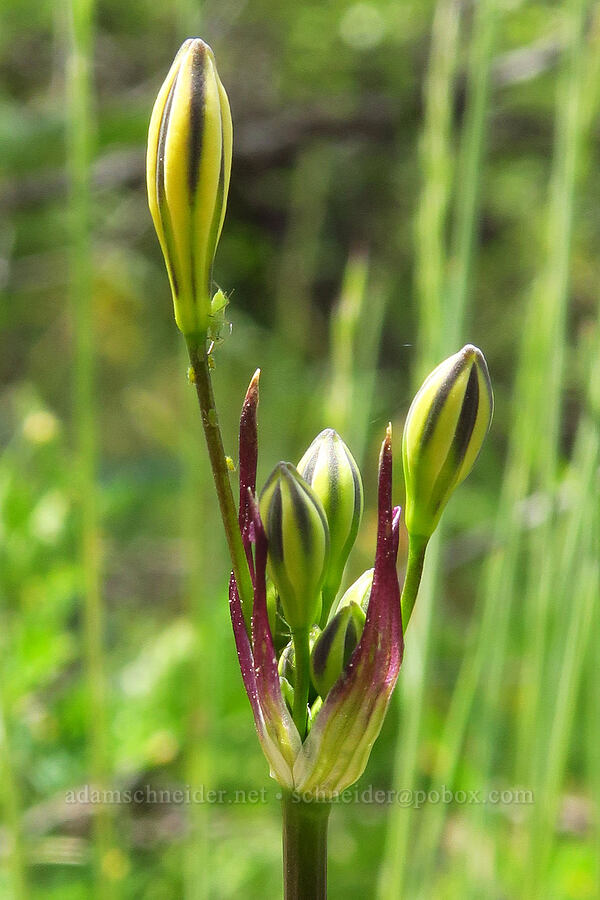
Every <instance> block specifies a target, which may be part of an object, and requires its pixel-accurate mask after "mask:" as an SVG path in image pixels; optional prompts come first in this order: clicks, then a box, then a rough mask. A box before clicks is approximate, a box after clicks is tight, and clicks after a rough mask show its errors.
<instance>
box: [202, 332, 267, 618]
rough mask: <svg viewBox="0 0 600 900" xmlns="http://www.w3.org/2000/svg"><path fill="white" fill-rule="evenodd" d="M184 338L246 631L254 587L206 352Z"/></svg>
mask: <svg viewBox="0 0 600 900" xmlns="http://www.w3.org/2000/svg"><path fill="white" fill-rule="evenodd" d="M187 342H188V352H189V355H190V362H191V364H192V369H193V372H194V383H195V385H196V393H197V394H198V402H199V404H200V411H201V413H202V427H203V428H204V437H205V438H206V446H207V447H208V455H209V458H210V465H211V468H212V472H213V477H214V480H215V488H216V490H217V497H218V499H219V507H220V510H221V518H222V520H223V526H224V528H225V537H226V538H227V544H228V546H229V554H230V556H231V564H232V566H233V572H234V575H235V580H236V582H237V588H238V593H239V596H240V601H241V604H242V611H243V613H244V621H245V622H246V628H247V629H248V632H250V627H251V620H252V603H253V597H254V591H253V589H252V580H251V578H250V570H249V569H248V561H247V559H246V552H245V550H244V546H243V544H242V536H241V534H240V526H239V523H238V514H237V511H236V508H235V503H234V500H233V493H232V491H231V484H230V481H229V469H228V468H227V460H226V458H225V451H224V449H223V438H222V437H221V428H220V426H219V419H218V417H217V409H216V406H215V397H214V394H213V389H212V381H211V378H210V371H209V368H208V354H207V352H206V350H205V349H204V341H203V340H201V339H190V337H189V336H188V337H187Z"/></svg>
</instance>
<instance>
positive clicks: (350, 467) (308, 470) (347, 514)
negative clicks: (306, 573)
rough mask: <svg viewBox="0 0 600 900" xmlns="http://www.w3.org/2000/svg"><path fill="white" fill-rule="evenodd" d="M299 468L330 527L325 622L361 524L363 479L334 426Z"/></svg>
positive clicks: (309, 450) (310, 449) (322, 436)
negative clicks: (318, 500) (317, 498)
mask: <svg viewBox="0 0 600 900" xmlns="http://www.w3.org/2000/svg"><path fill="white" fill-rule="evenodd" d="M298 471H299V472H300V474H301V475H302V477H303V478H304V479H305V480H306V481H307V482H308V483H309V484H310V485H311V487H312V488H313V489H314V491H315V493H316V494H317V495H318V497H319V499H320V500H321V502H322V504H323V508H324V510H325V515H326V516H327V524H328V526H329V536H330V554H329V565H328V568H327V573H326V576H325V583H324V585H323V611H322V622H323V623H324V622H325V621H326V620H327V615H328V613H329V610H330V608H331V604H332V602H333V600H334V599H335V596H336V594H337V592H338V590H339V586H340V583H341V580H342V576H343V574H344V568H345V566H346V562H347V560H348V556H349V554H350V550H351V549H352V546H353V544H354V541H355V540H356V535H357V532H358V528H359V525H360V520H361V516H362V510H363V488H362V480H361V477H360V472H359V470H358V466H357V465H356V462H355V460H354V457H353V456H352V454H351V453H350V451H349V449H348V447H347V446H346V444H345V443H344V442H343V440H342V439H341V437H340V436H339V434H338V433H337V432H336V431H334V430H333V428H327V429H326V430H325V431H322V432H321V434H319V435H317V437H316V438H315V439H314V441H313V442H312V444H311V445H310V447H309V448H308V450H307V451H306V453H305V454H304V456H303V457H302V459H301V460H300V462H299V464H298Z"/></svg>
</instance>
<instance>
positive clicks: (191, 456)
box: [179, 346, 220, 900]
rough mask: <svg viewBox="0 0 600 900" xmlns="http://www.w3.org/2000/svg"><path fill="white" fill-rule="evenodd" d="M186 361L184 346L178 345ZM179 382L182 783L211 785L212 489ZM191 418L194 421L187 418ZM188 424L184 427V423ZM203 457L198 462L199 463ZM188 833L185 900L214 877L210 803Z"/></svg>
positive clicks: (195, 812) (203, 893) (200, 898)
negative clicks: (184, 638) (190, 629)
mask: <svg viewBox="0 0 600 900" xmlns="http://www.w3.org/2000/svg"><path fill="white" fill-rule="evenodd" d="M181 358H182V362H183V363H184V364H185V349H184V348H183V346H182V347H181ZM187 388H188V385H186V384H182V389H183V390H182V396H181V406H182V418H181V420H182V421H183V422H185V423H186V427H184V428H182V429H181V439H180V446H179V451H180V452H179V459H180V466H181V525H182V530H181V535H182V539H183V545H184V565H185V579H184V585H183V590H184V596H185V602H186V608H187V609H188V611H189V612H188V614H189V617H190V621H191V622H192V623H193V626H194V630H195V634H196V639H197V641H198V652H197V653H194V654H193V655H192V658H191V659H190V663H189V665H190V680H189V689H188V697H187V699H188V719H187V734H186V773H187V782H188V783H189V784H193V785H195V786H198V785H205V786H207V787H212V786H213V785H214V783H215V773H214V761H215V760H216V759H217V754H215V752H214V735H213V729H214V723H215V719H216V714H215V706H216V704H217V702H218V700H217V699H216V698H215V692H214V691H213V690H210V689H209V685H210V684H211V682H212V684H215V683H218V673H217V672H216V671H215V670H216V668H217V667H218V666H219V665H220V655H219V653H218V651H217V648H216V647H215V641H214V634H215V633H216V632H215V631H214V629H213V627H212V626H213V624H214V604H213V603H211V599H212V598H213V597H214V596H215V592H216V590H217V587H216V584H215V581H216V577H217V573H216V572H213V571H212V567H211V566H210V564H209V561H210V559H211V553H212V551H213V547H212V541H213V540H214V536H213V535H214V527H213V524H212V522H210V520H209V519H207V517H206V516H205V515H204V514H203V510H204V509H206V508H207V506H208V499H209V494H210V499H211V500H212V496H213V495H212V492H213V487H212V484H211V483H210V474H209V471H208V467H207V466H206V465H203V464H201V465H199V464H198V463H199V459H198V457H199V450H202V451H203V456H204V454H205V453H206V451H205V450H204V448H203V447H202V446H201V444H200V446H199V442H201V441H202V434H201V428H200V423H199V422H198V421H197V419H195V418H193V415H194V412H195V409H194V404H195V398H194V397H193V396H192V394H191V393H190V392H189V390H187ZM190 418H193V421H190ZM187 426H189V427H187ZM204 462H205V460H204V458H202V459H201V463H204ZM187 816H188V825H189V828H188V835H187V841H186V847H185V850H184V885H185V888H184V896H185V898H186V900H208V898H209V897H210V894H211V883H212V881H213V857H214V853H213V831H214V829H213V828H212V827H211V826H212V822H213V808H212V806H211V804H210V803H192V804H190V805H189V807H188V809H187Z"/></svg>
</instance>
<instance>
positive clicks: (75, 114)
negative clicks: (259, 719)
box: [67, 0, 113, 897]
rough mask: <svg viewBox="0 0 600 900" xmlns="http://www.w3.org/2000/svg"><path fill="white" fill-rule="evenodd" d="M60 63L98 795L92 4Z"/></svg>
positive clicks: (98, 813)
mask: <svg viewBox="0 0 600 900" xmlns="http://www.w3.org/2000/svg"><path fill="white" fill-rule="evenodd" d="M69 10H70V25H71V27H70V46H69V54H68V61H67V168H68V173H69V179H70V184H71V191H70V201H69V214H70V250H71V254H70V282H71V297H72V304H73V317H74V339H75V359H74V373H73V374H74V383H75V427H76V443H77V459H76V472H75V478H76V490H77V494H78V497H79V504H80V505H79V513H80V559H81V566H82V572H83V616H84V656H85V669H86V679H87V693H88V704H87V709H88V732H89V748H90V771H91V777H92V780H93V781H94V783H95V786H96V787H98V788H101V786H102V785H103V784H105V782H106V778H107V773H108V748H107V742H106V738H107V714H106V679H105V667H104V648H103V632H104V608H103V602H102V595H101V562H100V538H99V523H98V519H99V515H98V490H97V485H96V465H97V432H96V411H95V403H94V367H95V348H94V336H93V334H94V328H93V306H92V288H93V274H92V245H91V224H90V219H91V216H90V211H91V191H90V162H91V156H92V136H93V117H92V87H91V57H92V35H93V21H94V18H93V17H94V3H93V0H72V2H71V3H70V6H69ZM93 821H94V841H95V865H96V894H97V896H99V897H108V896H110V895H112V893H113V890H112V885H111V884H110V882H109V881H108V880H107V878H106V875H105V872H104V870H103V862H104V861H105V860H106V859H107V858H108V857H107V853H108V850H109V849H110V847H111V846H112V844H113V838H112V823H111V818H110V816H109V812H108V810H107V808H104V807H103V806H102V805H99V806H96V807H95V811H94V820H93Z"/></svg>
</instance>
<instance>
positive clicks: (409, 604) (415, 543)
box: [400, 535, 429, 631]
mask: <svg viewBox="0 0 600 900" xmlns="http://www.w3.org/2000/svg"><path fill="white" fill-rule="evenodd" d="M428 543H429V538H426V537H420V536H418V535H417V536H414V535H411V536H410V538H409V541H408V562H407V564H406V575H405V576H404V585H403V587H402V597H401V598H400V605H401V607H402V627H403V628H404V631H406V629H407V628H408V623H409V621H410V617H411V615H412V611H413V609H414V607H415V601H416V599H417V594H418V592H419V585H420V583H421V576H422V574H423V564H424V562H425V551H426V550H427V544H428Z"/></svg>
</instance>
